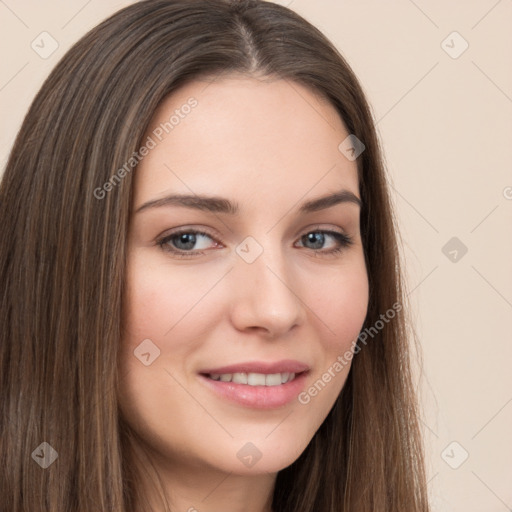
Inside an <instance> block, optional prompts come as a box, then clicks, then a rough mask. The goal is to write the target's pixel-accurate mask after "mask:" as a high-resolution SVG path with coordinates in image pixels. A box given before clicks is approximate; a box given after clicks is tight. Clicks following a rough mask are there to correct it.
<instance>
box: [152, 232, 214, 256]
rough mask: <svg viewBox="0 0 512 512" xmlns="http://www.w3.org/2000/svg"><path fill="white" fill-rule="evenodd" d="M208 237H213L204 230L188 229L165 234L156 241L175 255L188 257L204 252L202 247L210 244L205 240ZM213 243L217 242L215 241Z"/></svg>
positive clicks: (204, 247) (205, 247)
mask: <svg viewBox="0 0 512 512" xmlns="http://www.w3.org/2000/svg"><path fill="white" fill-rule="evenodd" d="M208 239H209V240H213V237H212V236H211V235H209V234H208V233H206V232H204V231H198V230H195V229H188V230H181V231H177V232H175V233H171V234H170V235H167V236H165V237H164V238H162V239H161V240H159V241H158V245H159V246H160V247H161V248H162V249H163V250H164V251H166V252H170V253H172V254H173V255H175V256H177V257H185V258H188V257H193V256H197V255H201V254H204V252H203V251H204V249H207V248H208V246H209V245H211V243H210V244H209V243H208V242H207V240H208ZM197 244H198V245H199V246H198V245H197ZM213 245H214V246H215V245H218V243H217V242H216V241H215V242H214V244H213Z"/></svg>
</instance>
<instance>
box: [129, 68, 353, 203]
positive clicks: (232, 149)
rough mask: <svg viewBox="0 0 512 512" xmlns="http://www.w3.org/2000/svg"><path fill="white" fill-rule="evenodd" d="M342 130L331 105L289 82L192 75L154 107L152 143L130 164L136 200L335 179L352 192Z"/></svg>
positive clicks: (300, 190)
mask: <svg viewBox="0 0 512 512" xmlns="http://www.w3.org/2000/svg"><path fill="white" fill-rule="evenodd" d="M348 135H349V134H348V132H347V130H346V128H345V126H344V124H343V122H342V120H341V118H340V116H339V115H338V113H337V111H336V109H335V108H334V107H333V106H332V105H331V104H330V103H329V102H327V101H326V100H325V99H323V98H322V97H320V96H319V95H318V94H316V93H315V92H313V91H311V90H310V89H308V88H306V87H304V86H302V85H300V84H298V83H296V82H290V81H287V80H282V79H278V80H271V81H269V80H268V79H265V80H258V79H255V78H247V77H237V76H231V77H224V78H222V79H215V80H210V81H208V82H207V81H195V82H191V83H189V84H187V85H186V86H184V87H182V88H181V89H179V90H177V91H176V92H174V93H172V94H171V95H170V96H169V97H167V98H166V99H165V100H164V101H163V102H162V104H161V105H160V107H159V108H158V109H157V111H156V112H155V115H154V117H153V119H152V122H151V123H150V126H149V128H148V130H147V133H146V137H149V138H151V139H152V141H153V143H154V147H153V148H152V149H151V150H150V151H149V152H148V154H147V156H145V157H144V158H143V160H142V161H141V163H140V164H139V166H138V168H137V170H136V173H135V174H136V177H135V179H136V182H135V183H136V190H135V200H136V202H141V201H144V200H147V199H152V198H154V197H157V196H159V195H164V194H165V193H169V192H182V193H191V192H192V193H197V194H201V193H209V194H219V195H227V194H229V193H230V192H232V193H233V194H235V193H236V195H237V196H238V198H239V200H240V201H241V202H243V201H244V198H243V197H240V196H244V195H245V196H246V197H245V199H246V200H251V199H254V197H255V195H256V194H257V193H259V192H263V191H265V193H266V194H267V200H272V197H270V195H268V194H270V191H271V190H279V191H280V194H281V195H279V194H278V195H275V196H273V199H274V200H275V199H278V198H279V197H282V192H283V191H286V193H287V194H290V197H291V198H292V197H294V198H295V199H296V200H297V199H299V198H300V197H303V196H304V195H305V194H307V193H308V191H309V190H311V191H312V193H313V194H314V192H318V191H325V190H331V189H332V190H337V189H339V188H340V187H344V188H346V189H349V190H351V191H352V192H354V193H356V194H357V191H358V187H357V181H358V180H357V166H356V163H355V162H354V161H349V160H348V159H347V158H346V157H345V156H344V155H343V154H342V153H341V152H340V151H339V149H338V146H339V144H340V143H341V142H342V141H343V140H344V139H345V138H346V137H347V136H348ZM145 140H146V138H145ZM152 145H153V144H152ZM313 189H314V190H313ZM320 189H321V190H320Z"/></svg>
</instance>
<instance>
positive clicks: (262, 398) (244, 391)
mask: <svg viewBox="0 0 512 512" xmlns="http://www.w3.org/2000/svg"><path fill="white" fill-rule="evenodd" d="M307 373H308V372H302V373H300V374H299V375H296V376H295V379H293V380H292V381H290V382H287V383H286V384H280V385H278V386H249V385H248V384H237V383H235V382H222V381H220V380H213V379H210V378H209V377H206V376H205V375H199V377H200V378H201V380H202V381H203V382H204V383H205V384H206V385H207V386H208V387H209V388H210V389H211V390H213V391H214V392H215V393H216V394H217V395H220V396H221V397H223V398H226V399H227V400H231V401H232V402H235V403H237V404H239V405H244V406H246V407H253V408H256V409H275V408H278V407H282V406H284V405H287V404H289V403H290V402H292V401H293V400H295V399H296V398H297V396H298V395H299V393H300V392H301V391H302V390H303V389H304V384H305V381H306V375H307Z"/></svg>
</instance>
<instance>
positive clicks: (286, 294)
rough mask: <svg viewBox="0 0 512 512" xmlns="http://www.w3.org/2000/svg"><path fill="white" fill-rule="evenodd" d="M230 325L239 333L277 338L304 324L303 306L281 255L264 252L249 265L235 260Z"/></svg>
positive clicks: (240, 259) (278, 252)
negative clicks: (255, 333)
mask: <svg viewBox="0 0 512 512" xmlns="http://www.w3.org/2000/svg"><path fill="white" fill-rule="evenodd" d="M236 258H237V260H236V263H235V268H234V269H233V270H234V271H233V272H231V276H230V278H231V279H232V280H233V281H234V285H233V290H234V292H233V294H232V296H231V301H232V302H231V321H232V323H233V325H234V326H235V327H236V328H237V329H238V330H240V331H245V332H251V331H253V332H261V334H263V335H264V336H266V337H268V338H278V337H280V336H284V335H286V333H287V332H288V331H290V330H291V329H293V328H294V327H296V326H299V325H301V324H302V323H303V321H304V318H305V310H304V307H305V306H304V303H303V301H302V300H301V298H300V296H299V294H298V292H297V291H296V290H295V289H294V287H293V282H295V287H296V286H297V280H296V279H293V276H292V269H291V268H290V265H289V264H287V263H286V261H285V257H284V255H283V254H282V251H280V250H275V251H272V253H271V252H270V251H269V250H264V251H263V253H262V254H261V255H260V256H259V257H258V258H257V259H256V260H255V261H253V262H252V263H248V262H247V261H245V260H244V259H243V258H240V257H238V256H237V257H236Z"/></svg>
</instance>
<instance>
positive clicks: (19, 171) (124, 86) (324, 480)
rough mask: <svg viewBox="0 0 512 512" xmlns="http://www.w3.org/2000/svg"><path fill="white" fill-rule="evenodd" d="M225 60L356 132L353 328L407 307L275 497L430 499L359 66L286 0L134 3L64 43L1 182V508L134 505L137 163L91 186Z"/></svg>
mask: <svg viewBox="0 0 512 512" xmlns="http://www.w3.org/2000/svg"><path fill="white" fill-rule="evenodd" d="M232 72H236V73H242V74H244V75H247V76H251V75H258V76H266V77H274V78H285V79H289V80H291V81H294V82H296V83H299V84H302V85H304V86H306V87H309V88H310V89H311V90H313V91H315V92H317V93H320V94H321V95H322V96H323V97H325V98H327V99H328V101H330V102H331V103H332V105H334V107H335V108H336V109H337V111H338V112H339V115H340V117H341V118H342V120H343V122H344V124H345V126H346V128H347V130H348V132H349V133H350V134H354V135H356V136H357V138H358V139H360V140H361V141H363V143H364V145H365V150H364V152H363V153H362V154H361V155H360V157H359V158H358V159H357V163H358V170H359V186H360V194H361V198H362V202H363V208H362V211H361V234H362V240H363V247H364V251H365V258H366V265H367V271H368V277H369V284H370V297H369V304H368V314H367V318H366V320H365V324H364V328H365V329H371V328H373V329H374V330H377V329H375V324H376V323H377V322H378V321H379V320H380V319H381V315H382V314H384V313H385V312H386V311H388V310H390V308H392V307H393V305H396V304H399V305H403V306H404V307H403V308H402V307H399V308H396V310H395V311H396V313H395V315H394V318H393V319H392V321H389V322H387V323H386V325H385V327H384V328H383V329H380V330H378V333H376V334H375V335H372V339H371V340H370V341H369V342H368V343H365V344H364V346H362V345H361V344H360V345H359V346H360V348H361V349H360V351H359V352H358V353H357V355H355V357H354V359H353V362H352V368H351V370H350V373H349V376H348V379H347V381H346V384H345V386H344V388H343V390H342V392H341V393H340V395H339V397H338V399H337V401H336V403H335V405H334V407H333V408H332V410H331V411H330V413H329V415H328V417H327V418H326V419H325V421H324V422H323V424H322V425H321V427H320V428H319V430H318V431H317V432H316V434H315V436H314V437H313V439H312V441H311V443H310V444H309V445H308V447H307V448H306V449H305V451H304V452H303V453H302V455H301V456H300V457H299V459H298V460H297V461H295V462H294V463H293V464H291V466H289V467H287V468H285V469H283V470H282V471H280V472H279V473H278V476H277V481H276V486H275V491H274V497H273V507H274V510H275V511H279V512H297V511H299V510H300V511H301V512H335V511H336V512H340V511H346V512H369V511H372V510H375V511H379V512H391V511H393V512H396V511H400V512H401V511H408V512H420V511H421V512H427V511H428V510H429V506H428V502H427V490H426V479H425V474H424V459H423V445H422V442H421V437H420V428H419V420H418V406H417V402H416V398H415V390H414V387H413V384H412V377H411V371H410V366H409V364H410V363H409V357H410V356H409V354H410V348H411V346H412V344H411V330H410V329H409V328H408V324H409V322H408V320H407V317H406V314H407V310H408V308H407V307H406V303H405V299H406V296H405V293H404V286H403V282H402V278H401V270H400V262H399V259H400V258H399V252H398V248H397V247H398V245H397V235H396V226H395V220H394V216H393V211H392V207H391V203H390V198H389V196H388V185H387V183H386V176H385V172H384V163H383V157H382V154H381V149H380V147H379V143H378V138H377V136H376V131H375V127H374V122H373V120H372V116H371V112H370V109H369V106H368V104H367V101H366V99H365V96H364V94H363V91H362V88H361V86H360V85H359V83H358V80H357V79H356V77H355V75H354V74H353V72H352V70H351V69H350V67H349V65H348V64H347V62H346V61H345V59H344V58H343V57H342V56H341V55H340V53H339V52H338V51H337V50H336V48H335V47H334V46H333V45H332V43H330V42H329V41H328V40H327V39H326V38H325V36H323V35H322V33H321V32H320V31H319V30H318V29H316V28H315V27H313V26H312V25H311V24H309V23H308V22H307V21H305V20H304V19H303V18H301V17H300V16H299V15H297V14H296V13H294V12H293V11H291V10H289V9H287V8H284V7H282V6H279V5H276V4H272V3H270V2H265V1H260V0H247V1H234V0H146V1H142V2H137V3H135V4H133V5H131V6H129V7H126V8H124V9H122V10H121V11H119V12H118V13H116V14H115V15H113V16H112V17H110V18H109V19H107V20H106V21H104V22H102V23H101V24H100V25H99V26H97V27H96V28H94V29H93V30H91V31H90V32H89V33H88V34H87V35H85V36H84V37H83V38H82V39H81V40H80V41H78V42H77V43H76V44H75V45H74V46H73V47H72V48H71V49H70V50H69V51H68V52H67V54H66V55H65V56H64V57H63V58H62V60H61V61H60V62H59V63H58V65H57V66H56V68H55V69H54V70H53V72H52V73H51V74H50V76H49V77H48V79H47V80H46V81H45V83H44V84H43V86H42V88H41V90H40V91H39V93H38V94H37V96H36V98H35V99H34V101H33V103H32V105H31V107H30V110H29V112H28V114H27V116H26V118H25V120H24V123H23V125H22V127H21V129H20V132H19V134H18V136H17V138H16V141H15V144H14V147H13V149H12V152H11V154H10V157H9V159H8V163H7V167H6V170H5V173H4V176H3V179H2V183H1V188H0V238H1V240H2V245H1V248H0V294H1V304H0V325H1V329H0V367H1V371H2V376H1V386H2V387H1V396H2V400H1V403H0V453H1V454H2V461H3V462H2V464H0V475H1V479H0V496H1V497H2V498H1V500H0V510H1V511H2V512H3V511H9V512H12V511H22V510H23V511H24V510H30V511H31V512H36V511H45V512H46V511H50V510H51V511H59V512H64V511H87V512H93V511H95V510H99V511H112V510H116V511H119V512H131V511H134V510H136V509H137V508H136V507H137V503H140V500H141V499H142V498H140V497H138V495H137V490H136V488H135V483H134V481H135V479H136V478H135V474H132V473H131V471H132V470H131V469H130V468H131V467H132V464H130V462H129V450H126V449H125V447H126V446H127V443H128V438H129V435H130V434H129V433H128V432H127V427H126V425H125V424H124V423H123V422H122V418H120V414H119V411H118V406H117V389H118V387H117V386H118V385H119V380H120V379H119V377H120V376H119V372H118V369H117V360H118V357H117V354H118V345H119V341H120V338H121V335H122V311H123V292H124V285H123V279H124V275H125V247H126V241H127V231H128V225H129V221H130V207H131V199H132V180H133V172H136V171H130V172H126V176H124V177H123V179H122V180H120V181H119V182H118V183H116V185H115V187H114V188H115V190H112V191H110V192H109V193H105V194H103V197H98V196H99V194H98V193H96V194H95V192H94V191H95V190H97V189H98V187H102V186H103V184H105V183H106V182H108V181H109V180H111V179H112V176H114V175H116V173H117V172H118V171H119V169H120V168H122V167H123V165H124V164H125V163H126V162H127V161H128V160H129V159H130V157H131V156H132V155H133V154H134V153H135V152H137V150H138V149H139V148H140V146H141V144H142V143H143V136H144V134H145V132H146V129H147V127H148V125H149V122H150V120H151V118H152V116H153V114H154V112H155V110H156V108H157V107H158V105H159V104H160V103H161V102H162V100H163V99H164V98H165V97H166V96H167V95H169V94H170V93H172V92H173V91H175V90H176V89H177V88H178V87H180V86H182V85H184V84H185V83H187V82H189V81H192V80H196V79H200V78H201V79H202V78H208V77H210V78H212V79H213V78H215V77H217V76H219V75H221V74H222V75H224V74H229V73H232ZM340 142H341V141H340ZM381 323H382V321H381ZM42 443H48V444H47V445H46V444H43V445H42ZM48 445H50V446H51V447H52V448H53V449H54V450H55V453H54V452H52V451H51V449H50V447H49V446H48ZM52 454H53V455H54V456H55V454H58V458H57V459H56V460H55V461H54V462H53V463H52V464H51V465H49V466H48V467H47V468H46V469H44V468H43V467H42V466H41V464H37V463H36V460H37V457H38V456H39V457H40V458H41V460H46V458H48V457H50V456H51V455H52ZM48 462H51V459H49V458H48Z"/></svg>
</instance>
